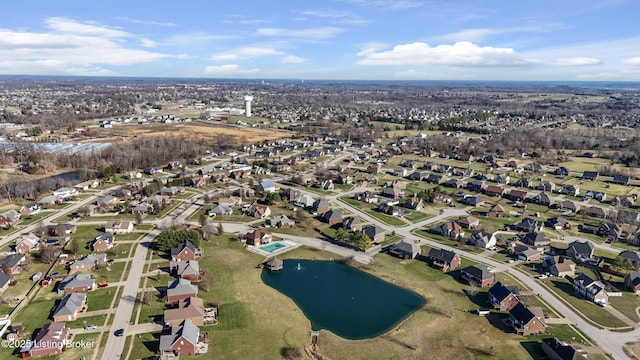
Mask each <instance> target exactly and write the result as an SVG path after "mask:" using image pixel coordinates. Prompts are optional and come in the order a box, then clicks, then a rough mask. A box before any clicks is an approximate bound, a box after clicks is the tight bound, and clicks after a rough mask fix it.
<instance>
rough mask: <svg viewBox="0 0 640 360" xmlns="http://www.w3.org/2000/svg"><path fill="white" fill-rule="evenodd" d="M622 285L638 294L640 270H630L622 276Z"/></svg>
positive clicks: (639, 290)
mask: <svg viewBox="0 0 640 360" xmlns="http://www.w3.org/2000/svg"><path fill="white" fill-rule="evenodd" d="M624 285H625V286H626V287H628V288H629V289H631V291H633V292H634V293H635V294H636V295H638V294H640V272H638V271H631V272H628V273H627V274H626V275H625V276H624Z"/></svg>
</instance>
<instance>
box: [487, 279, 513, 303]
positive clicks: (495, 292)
mask: <svg viewBox="0 0 640 360" xmlns="http://www.w3.org/2000/svg"><path fill="white" fill-rule="evenodd" d="M489 294H491V295H492V296H493V297H494V298H496V299H497V300H498V301H502V300H504V299H506V298H507V296H509V294H514V295H517V293H516V292H513V291H511V289H509V287H507V286H504V285H502V283H501V282H500V281H498V282H497V283H495V284H493V286H492V287H491V288H490V289H489Z"/></svg>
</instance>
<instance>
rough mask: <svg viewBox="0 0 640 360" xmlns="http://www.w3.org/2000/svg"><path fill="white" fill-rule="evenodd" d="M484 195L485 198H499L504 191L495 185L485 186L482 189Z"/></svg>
mask: <svg viewBox="0 0 640 360" xmlns="http://www.w3.org/2000/svg"><path fill="white" fill-rule="evenodd" d="M484 194H485V195H487V196H497V197H501V196H502V195H503V194H504V189H503V188H502V187H500V186H496V185H487V186H486V187H485V188H484Z"/></svg>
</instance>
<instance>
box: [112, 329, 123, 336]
mask: <svg viewBox="0 0 640 360" xmlns="http://www.w3.org/2000/svg"><path fill="white" fill-rule="evenodd" d="M113 335H115V336H122V335H124V329H118V330H116V331H114V332H113Z"/></svg>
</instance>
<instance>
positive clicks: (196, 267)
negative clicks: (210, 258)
mask: <svg viewBox="0 0 640 360" xmlns="http://www.w3.org/2000/svg"><path fill="white" fill-rule="evenodd" d="M169 268H170V269H172V270H174V269H175V271H176V273H177V274H178V275H192V274H196V275H198V274H199V273H200V264H199V263H198V262H197V261H195V260H187V261H172V262H170V263H169Z"/></svg>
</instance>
